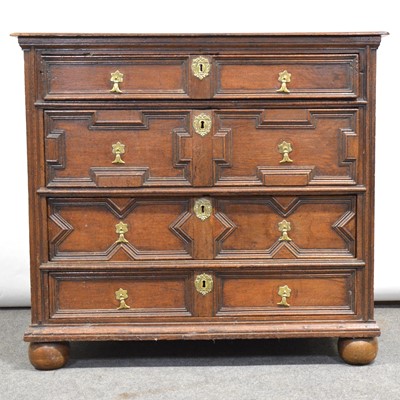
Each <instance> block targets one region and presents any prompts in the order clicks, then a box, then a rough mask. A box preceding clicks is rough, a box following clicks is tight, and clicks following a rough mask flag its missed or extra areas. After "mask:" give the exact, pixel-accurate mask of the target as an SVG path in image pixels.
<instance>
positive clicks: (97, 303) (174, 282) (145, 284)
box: [49, 271, 192, 320]
mask: <svg viewBox="0 0 400 400" xmlns="http://www.w3.org/2000/svg"><path fill="white" fill-rule="evenodd" d="M189 278H190V275H189V274H187V273H174V274H168V273H163V272H161V271H159V272H157V273H156V274H155V273H153V274H146V273H129V274H124V273H116V272H115V273H113V274H112V275H110V274H107V273H103V274H102V273H100V272H97V273H95V274H90V275H88V274H85V273H72V272H65V273H62V274H59V273H51V274H50V278H49V294H50V310H49V311H50V318H51V319H59V318H77V319H79V318H85V319H86V320H95V319H99V318H102V319H104V318H110V319H113V318H115V319H116V318H118V319H126V318H139V317H142V318H143V317H153V318H154V317H168V316H170V317H179V316H182V317H187V316H190V315H192V306H191V300H190V293H189V285H188V280H189Z"/></svg>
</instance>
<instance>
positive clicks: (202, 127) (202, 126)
mask: <svg viewBox="0 0 400 400" xmlns="http://www.w3.org/2000/svg"><path fill="white" fill-rule="evenodd" d="M200 128H201V129H204V121H203V120H201V121H200Z"/></svg>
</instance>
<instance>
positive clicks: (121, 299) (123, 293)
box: [115, 288, 130, 310]
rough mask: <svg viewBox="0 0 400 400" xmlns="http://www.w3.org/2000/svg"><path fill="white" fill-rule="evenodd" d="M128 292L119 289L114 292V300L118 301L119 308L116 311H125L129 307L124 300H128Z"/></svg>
mask: <svg viewBox="0 0 400 400" xmlns="http://www.w3.org/2000/svg"><path fill="white" fill-rule="evenodd" d="M128 297H129V296H128V291H127V290H126V289H122V288H119V289H118V290H117V291H116V292H115V298H116V299H117V300H118V301H119V307H118V308H117V310H127V309H129V308H130V307H129V306H128V304H126V303H125V300H126V299H127V298H128Z"/></svg>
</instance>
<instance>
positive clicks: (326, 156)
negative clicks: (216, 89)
mask: <svg viewBox="0 0 400 400" xmlns="http://www.w3.org/2000/svg"><path fill="white" fill-rule="evenodd" d="M213 121H214V122H215V130H216V132H215V136H214V142H215V143H214V154H213V157H214V162H215V165H214V182H215V185H218V186H223V185H225V186H232V185H233V186H243V185H245V186H249V185H256V186H257V185H265V186H306V185H353V184H355V183H356V182H357V181H359V180H360V178H358V174H359V173H360V172H358V171H362V170H361V167H362V165H361V160H360V159H359V153H360V138H359V132H360V127H359V125H360V122H359V121H360V115H359V111H358V110H352V109H339V110H338V109H333V110H332V109H307V108H293V109H290V108H285V109H283V108H270V109H264V110H234V111H228V110H226V111H221V112H220V111H216V112H215V113H214V119H213Z"/></svg>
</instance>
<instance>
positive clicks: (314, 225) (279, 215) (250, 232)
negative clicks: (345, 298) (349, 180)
mask: <svg viewBox="0 0 400 400" xmlns="http://www.w3.org/2000/svg"><path fill="white" fill-rule="evenodd" d="M355 200H356V199H355V197H352V196H331V197H312V196H309V197H307V196H300V197H290V196H279V197H278V196H276V197H266V196H265V197H253V198H250V197H247V198H234V199H217V200H216V201H215V203H216V204H215V209H216V215H215V217H216V218H217V219H218V221H220V223H221V224H222V225H224V226H225V229H224V230H222V232H221V233H220V234H219V236H218V237H216V238H215V254H216V258H218V259H231V258H265V259H290V258H298V259H311V258H328V257H329V258H348V257H355V255H356V218H355V216H356V201H355Z"/></svg>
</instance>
